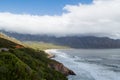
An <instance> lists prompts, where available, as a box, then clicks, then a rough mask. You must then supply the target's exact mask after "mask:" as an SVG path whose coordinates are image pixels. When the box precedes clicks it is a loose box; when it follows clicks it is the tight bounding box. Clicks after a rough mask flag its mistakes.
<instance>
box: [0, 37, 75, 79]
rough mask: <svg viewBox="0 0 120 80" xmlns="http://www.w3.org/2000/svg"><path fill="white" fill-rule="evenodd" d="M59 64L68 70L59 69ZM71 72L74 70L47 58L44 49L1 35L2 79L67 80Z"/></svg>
mask: <svg viewBox="0 0 120 80" xmlns="http://www.w3.org/2000/svg"><path fill="white" fill-rule="evenodd" d="M4 37H5V36H4ZM16 46H19V47H16ZM58 64H59V65H60V66H62V68H63V69H65V70H66V71H67V72H65V73H63V72H64V71H59V68H58V67H59V66H58ZM56 68H57V70H56ZM62 68H60V69H62ZM69 74H73V72H72V71H71V70H69V69H68V68H66V67H64V66H63V65H62V64H61V63H59V62H57V61H54V60H51V59H49V58H47V54H46V53H45V52H44V51H36V50H34V49H32V48H27V47H24V46H22V45H20V44H18V43H16V42H15V43H14V42H13V41H10V40H8V39H5V38H3V37H0V80H67V78H66V76H67V75H69Z"/></svg>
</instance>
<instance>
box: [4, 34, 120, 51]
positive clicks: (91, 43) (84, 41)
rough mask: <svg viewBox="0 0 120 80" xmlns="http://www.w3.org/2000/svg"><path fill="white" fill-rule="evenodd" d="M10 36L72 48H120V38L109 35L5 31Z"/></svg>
mask: <svg viewBox="0 0 120 80" xmlns="http://www.w3.org/2000/svg"><path fill="white" fill-rule="evenodd" d="M4 33H6V34H7V35H9V36H12V37H15V38H17V39H19V40H21V41H41V42H45V43H52V44H56V45H61V46H69V47H72V48H85V49H88V48H120V39H117V40H115V39H111V38H108V37H94V36H65V37H55V36H47V35H30V34H18V33H10V32H4Z"/></svg>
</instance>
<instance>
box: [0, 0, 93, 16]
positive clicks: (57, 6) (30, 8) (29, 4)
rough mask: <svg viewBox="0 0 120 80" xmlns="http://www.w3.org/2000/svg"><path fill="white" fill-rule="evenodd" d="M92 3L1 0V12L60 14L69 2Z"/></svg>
mask: <svg viewBox="0 0 120 80" xmlns="http://www.w3.org/2000/svg"><path fill="white" fill-rule="evenodd" d="M79 3H82V4H90V3H92V0H0V12H11V13H17V14H21V13H22V14H23V13H25V14H35V15H39V14H40V15H60V14H62V12H63V7H64V6H65V5H67V4H69V5H76V4H79Z"/></svg>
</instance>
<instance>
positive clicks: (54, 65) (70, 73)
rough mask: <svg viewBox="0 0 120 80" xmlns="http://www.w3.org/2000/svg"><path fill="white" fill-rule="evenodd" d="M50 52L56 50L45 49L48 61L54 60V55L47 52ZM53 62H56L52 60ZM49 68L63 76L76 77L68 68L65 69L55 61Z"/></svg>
mask: <svg viewBox="0 0 120 80" xmlns="http://www.w3.org/2000/svg"><path fill="white" fill-rule="evenodd" d="M50 50H57V49H47V50H44V52H45V53H46V54H48V56H47V57H48V58H49V59H52V58H55V55H54V54H52V53H50V52H49V51H50ZM53 60H54V59H53ZM54 61H56V60H54ZM50 67H51V68H53V69H55V70H56V71H58V72H61V73H62V74H63V75H65V76H69V75H76V74H75V72H74V71H72V70H70V69H69V68H67V67H66V66H64V64H63V63H61V62H59V61H56V63H52V64H50Z"/></svg>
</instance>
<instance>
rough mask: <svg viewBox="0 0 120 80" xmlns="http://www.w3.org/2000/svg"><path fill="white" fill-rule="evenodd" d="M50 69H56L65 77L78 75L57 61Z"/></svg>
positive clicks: (50, 65)
mask: <svg viewBox="0 0 120 80" xmlns="http://www.w3.org/2000/svg"><path fill="white" fill-rule="evenodd" d="M49 67H50V68H52V69H55V70H56V71H58V72H61V73H62V74H64V75H65V76H68V75H76V74H75V73H74V72H73V71H72V70H70V69H68V68H67V67H65V66H64V65H63V64H62V63H59V62H57V61H56V62H55V61H54V62H52V63H50V64H49Z"/></svg>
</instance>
